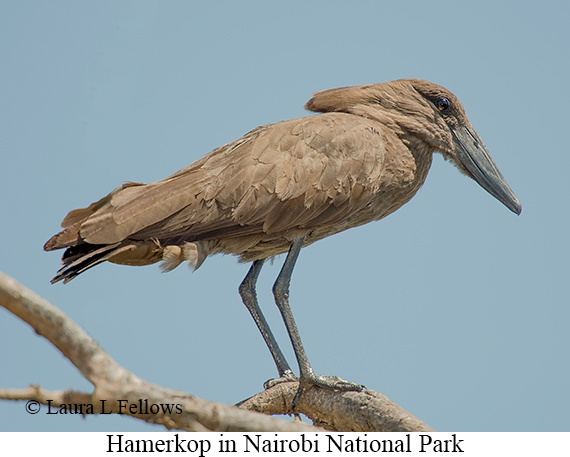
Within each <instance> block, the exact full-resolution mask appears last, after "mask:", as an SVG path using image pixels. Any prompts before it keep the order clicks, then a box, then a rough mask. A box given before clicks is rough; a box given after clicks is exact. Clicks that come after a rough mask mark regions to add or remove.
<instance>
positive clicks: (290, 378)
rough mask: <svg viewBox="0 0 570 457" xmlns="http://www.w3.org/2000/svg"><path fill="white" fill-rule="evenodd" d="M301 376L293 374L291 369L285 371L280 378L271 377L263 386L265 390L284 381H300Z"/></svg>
mask: <svg viewBox="0 0 570 457" xmlns="http://www.w3.org/2000/svg"><path fill="white" fill-rule="evenodd" d="M298 381H299V378H298V377H297V376H295V375H294V374H293V372H292V371H291V370H287V371H285V372H284V373H283V374H282V375H281V376H280V377H279V378H275V379H269V380H267V381H265V382H264V383H263V388H264V389H265V390H267V389H270V388H272V387H273V386H276V385H277V384H281V383H283V382H298Z"/></svg>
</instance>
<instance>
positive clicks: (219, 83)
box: [0, 0, 570, 431]
mask: <svg viewBox="0 0 570 457" xmlns="http://www.w3.org/2000/svg"><path fill="white" fill-rule="evenodd" d="M569 9H570V8H569V7H568V5H567V4H566V3H564V2H546V3H545V2H542V3H540V4H539V3H537V2H529V1H524V2H514V1H512V2H494V1H479V2H469V3H467V2H451V1H435V2H421V1H407V2H379V1H358V0H357V1H353V2H338V1H326V2H325V1H312V2H302V1H296V0H293V1H288V2H253V1H251V2H248V1H245V2H230V1H225V2H221V1H212V2H190V1H169V2H159V1H147V0H136V1H121V2H116V1H97V2H94V1H86V2H72V1H66V2H62V1H50V2H42V1H26V0H20V1H18V2H2V4H1V5H0V60H1V61H2V71H1V72H0V83H1V87H2V94H1V96H0V99H1V101H0V121H1V125H2V133H1V135H0V151H1V157H2V166H1V167H0V195H1V197H0V209H1V214H2V215H3V217H2V220H3V223H2V225H1V229H0V230H1V233H2V238H3V243H1V244H0V270H2V271H3V272H5V273H6V274H9V275H11V276H13V277H14V278H15V279H17V280H18V281H20V282H22V283H23V284H24V285H26V286H28V287H29V288H31V289H33V290H34V291H36V292H37V293H39V294H40V295H42V296H43V297H45V298H46V299H48V300H50V301H51V302H52V303H53V304H55V305H56V306H58V307H59V308H61V309H62V310H63V311H64V312H65V313H67V314H68V315H69V316H70V317H71V318H72V319H74V320H75V321H76V322H77V323H78V324H79V325H81V326H82V327H83V328H84V329H85V330H86V331H87V333H89V334H90V335H91V336H92V337H94V338H95V339H96V340H97V341H98V342H99V343H100V344H101V345H102V346H103V348H104V349H105V350H107V351H108V352H109V354H111V356H112V357H114V358H115V359H116V360H117V361H118V362H119V363H121V364H123V365H124V366H125V367H126V368H128V369H129V370H132V371H133V372H134V373H136V374H137V375H139V376H141V377H142V378H144V379H147V380H149V381H151V382H154V383H157V384H161V385H164V386H168V387H171V388H175V389H180V390H184V391H188V392H191V393H193V394H195V395H197V396H199V397H203V398H207V399H211V400H216V401H220V402H225V403H236V402H238V401H240V400H242V399H244V398H247V397H249V396H251V395H253V394H255V393H256V392H258V391H260V389H261V388H262V387H261V386H262V383H263V382H264V381H265V380H266V379H268V378H271V377H273V376H274V375H275V367H274V365H273V362H272V359H271V357H270V355H269V352H268V351H267V349H266V348H265V346H264V344H263V341H262V339H261V337H260V335H259V334H258V332H257V329H256V328H255V325H254V323H253V321H252V320H251V318H250V316H249V314H248V313H247V311H246V309H245V307H244V306H243V305H242V304H241V301H240V298H239V296H238V293H237V287H238V285H239V283H240V282H241V280H242V279H243V276H245V274H246V272H247V268H248V266H247V265H242V264H238V263H237V262H236V260H235V258H233V257H229V256H225V257H224V256H217V257H213V258H209V259H208V260H207V261H206V263H205V264H204V265H203V267H202V268H201V269H200V270H198V271H197V272H195V273H193V274H191V273H190V272H189V271H188V268H186V267H185V266H181V267H179V268H178V269H177V270H175V271H173V272H171V273H168V274H160V273H159V269H158V268H157V267H156V266H150V267H140V268H135V267H124V266H116V265H110V264H106V265H101V266H98V267H97V268H95V269H93V270H90V271H89V272H88V273H86V274H84V275H82V276H81V277H79V278H77V279H76V280H74V281H72V282H71V283H70V284H68V285H66V286H62V285H61V284H58V285H54V286H51V285H50V284H49V279H50V278H51V277H52V276H53V275H54V273H55V271H56V270H57V269H58V266H59V259H60V253H59V252H56V253H44V252H43V251H42V246H43V243H44V242H45V241H46V240H47V239H48V238H49V237H50V236H51V235H53V234H54V233H55V232H56V231H58V228H59V223H60V222H61V220H62V219H63V217H64V216H65V215H66V214H67V212H68V211H69V210H71V209H74V208H78V207H83V206H86V205H88V204H89V203H91V202H92V201H95V200H97V199H98V198H100V197H102V196H103V195H105V194H106V193H108V192H109V191H111V190H112V189H114V188H115V187H116V186H117V185H119V184H120V183H122V182H124V181H139V182H151V181H155V180H158V179H161V178H163V177H166V176H167V175H169V174H171V173H173V172H175V171H177V170H178V169H180V168H182V167H184V166H186V165H187V164H189V163H191V162H193V161H194V160H196V159H198V158H200V157H201V156H202V155H204V154H205V153H207V152H209V151H211V150H212V149H214V148H215V147H217V146H219V145H222V144H224V143H227V142H229V141H231V140H234V139H236V138H238V137H240V136H241V135H243V134H244V133H245V132H247V131H249V130H250V129H252V128H254V127H256V126H258V125H261V124H266V123H270V122H277V121H280V120H284V119H289V118H293V117H299V116H304V115H308V113H306V112H304V110H303V105H304V103H305V102H306V101H307V100H308V99H309V98H310V96H311V94H312V93H313V92H315V91H318V90H322V89H327V88H332V87H340V86H346V85H354V84H365V83H374V82H383V81H387V80H392V79H398V78H408V77H413V78H421V79H427V80H430V81H433V82H435V83H438V84H440V85H443V86H445V87H447V88H448V89H449V90H451V91H452V92H454V93H455V94H456V95H457V96H458V97H459V99H460V100H461V101H462V103H463V105H464V107H465V109H466V111H467V114H468V116H469V118H470V120H471V123H472V124H473V125H474V127H475V128H476V129H477V131H478V133H479V134H480V135H481V137H482V138H483V140H484V141H485V143H486V145H487V147H488V149H489V150H490V152H491V155H492V156H493V158H494V159H495V161H496V162H497V164H498V166H499V168H500V170H501V171H502V173H503V175H504V176H505V178H506V179H507V181H508V183H509V184H510V186H511V187H512V189H513V190H514V191H515V193H516V194H517V196H518V197H519V199H520V201H521V202H522V205H523V212H522V215H521V216H520V217H516V216H515V215H514V214H512V213H511V212H510V211H509V210H508V209H506V208H505V207H503V206H502V205H501V204H500V203H499V202H497V201H496V200H495V199H493V198H492V197H491V196H490V195H488V194H487V193H486V192H485V191H484V190H483V189H482V188H480V187H479V186H478V185H477V184H476V183H475V182H474V181H472V180H469V179H468V178H466V177H465V176H463V175H461V174H460V173H458V172H457V170H456V169H455V168H454V167H452V166H450V164H449V163H446V162H444V161H443V160H442V158H441V156H440V155H439V154H438V155H436V157H435V160H434V164H433V166H432V169H431V171H430V174H429V176H428V179H427V182H426V183H425V185H424V187H423V188H422V189H421V190H420V191H419V192H418V194H417V195H416V197H415V198H414V199H413V200H412V201H411V202H410V203H408V204H407V205H406V206H404V207H403V208H401V209H400V210H399V211H397V212H396V213H394V214H392V215H390V216H389V217H387V218H386V219H384V220H382V221H380V222H376V223H372V224H369V225H367V226H364V227H360V228H357V229H352V230H349V231H347V232H344V233H342V234H339V235H336V236H333V237H330V238H328V239H326V240H323V241H320V242H319V243H316V244H315V245H313V246H311V247H309V248H307V249H304V250H303V251H302V252H301V255H300V259H299V262H298V264H297V267H296V269H295V272H294V275H293V281H292V288H291V305H292V308H293V312H294V314H295V317H296V319H297V323H298V325H299V328H300V331H301V335H302V337H303V342H304V344H305V348H306V350H307V353H308V356H309V359H310V360H311V362H312V365H313V368H314V369H315V371H316V372H318V373H319V374H325V375H338V376H342V377H344V378H345V379H350V380H352V381H355V382H358V383H362V384H365V385H367V386H368V387H369V388H370V389H373V390H376V391H379V392H382V393H383V394H385V395H387V396H388V397H389V398H391V399H392V400H394V401H395V402H397V403H398V404H400V405H401V406H403V407H404V408H406V409H407V410H409V411H410V412H411V413H413V414H415V415H416V416H418V417H419V418H420V419H422V420H424V421H425V422H427V423H428V424H429V425H430V426H432V427H433V428H435V429H436V430H440V431H447V430H458V431H563V430H564V431H568V430H569V426H568V421H567V411H568V409H569V408H570V397H569V394H568V385H570V369H569V364H568V347H569V343H570V338H569V335H568V322H569V321H570V312H569V306H568V305H569V299H568V292H567V281H568V273H569V267H568V256H569V254H570V252H569V251H570V249H569V247H570V246H569V245H570V243H569V241H568V224H569V221H570V220H569V216H568V211H567V208H568V197H569V196H570V187H569V184H568V182H569V180H568V177H567V173H568V169H569V168H570V159H569V154H568V151H567V149H568V145H567V141H566V140H565V136H566V134H567V131H568V121H569V120H570V116H569V114H568V108H567V107H568V104H569V103H570V91H569V90H568V80H569V77H570V68H569V67H570V59H569V57H570V56H569V52H570V34H569V32H568V25H567V18H568V17H569V14H570V11H569ZM283 260H284V258H283V257H280V258H277V259H276V261H275V264H274V265H273V266H271V265H267V266H266V267H265V269H264V270H263V271H262V273H261V278H260V281H259V285H258V292H259V298H260V301H261V306H262V308H263V309H264V311H265V312H266V315H267V318H268V320H269V321H270V323H271V325H272V327H273V329H274V332H275V334H276V337H277V338H278V340H279V341H280V343H281V346H282V349H283V350H284V352H285V355H286V356H287V357H288V359H289V361H290V363H291V364H292V365H293V366H295V365H294V363H295V361H294V357H293V352H292V350H291V349H290V346H289V343H288V340H287V338H286V333H285V330H284V328H283V325H282V323H281V321H280V318H279V315H278V313H277V310H276V308H275V306H274V304H273V299H272V296H271V285H272V283H273V281H274V279H275V277H276V276H277V274H278V271H279V267H280V265H281V263H282V261H283ZM0 347H2V348H4V349H3V350H2V351H0V366H1V367H2V368H1V369H0V386H1V387H26V386H28V385H29V384H39V385H41V386H42V387H43V388H45V389H54V390H59V389H65V388H73V389H80V390H85V391H91V385H90V384H89V383H88V382H87V381H85V380H84V379H83V378H82V377H81V376H80V375H79V374H78V372H77V371H76V370H75V368H74V367H73V366H72V365H71V364H70V363H69V362H68V361H67V360H66V359H64V358H63V357H62V356H61V355H60V353H59V352H58V351H57V350H56V349H55V348H53V347H52V346H51V345H50V344H49V343H48V342H47V341H46V340H44V339H43V338H41V337H39V336H37V335H36V334H35V333H34V332H33V331H32V330H31V329H30V328H29V327H28V326H27V325H26V324H24V323H22V322H21V321H20V320H19V319H18V318H16V317H14V316H13V315H11V314H9V313H8V312H6V311H5V310H0ZM0 430H4V431H52V430H56V431H121V430H122V431H129V430H136V431H145V430H162V429H161V428H160V427H156V426H150V425H147V424H144V423H142V422H140V421H136V420H133V419H130V418H126V417H117V416H114V417H87V418H86V419H81V418H77V417H57V416H56V417H54V416H48V415H46V414H43V413H39V414H37V415H34V416H31V415H28V414H27V413H26V412H25V409H24V403H23V402H20V403H10V402H0Z"/></svg>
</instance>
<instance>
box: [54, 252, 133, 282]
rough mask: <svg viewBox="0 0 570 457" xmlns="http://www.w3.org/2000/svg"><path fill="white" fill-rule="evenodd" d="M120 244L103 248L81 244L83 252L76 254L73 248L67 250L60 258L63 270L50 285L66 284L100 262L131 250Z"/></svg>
mask: <svg viewBox="0 0 570 457" xmlns="http://www.w3.org/2000/svg"><path fill="white" fill-rule="evenodd" d="M120 244H121V243H115V244H111V245H103V246H101V245H92V244H91V245H90V244H83V245H80V246H81V247H82V251H83V252H78V253H74V251H73V248H69V249H68V250H67V251H66V252H65V254H64V255H63V258H62V263H63V264H64V266H63V268H61V269H60V270H59V271H58V272H57V274H56V275H55V276H54V277H53V279H52V280H51V283H52V284H55V283H56V282H59V281H61V280H63V283H64V284H67V283H68V282H69V281H71V280H72V279H73V278H75V277H76V276H77V275H79V274H81V273H83V272H84V271H85V270H88V269H89V268H92V267H94V266H95V265H98V264H100V263H101V262H105V261H106V260H108V259H109V258H110V257H112V256H114V255H116V254H118V253H120V252H123V251H125V250H129V249H132V248H133V247H132V246H129V245H127V246H120ZM70 251H71V252H70Z"/></svg>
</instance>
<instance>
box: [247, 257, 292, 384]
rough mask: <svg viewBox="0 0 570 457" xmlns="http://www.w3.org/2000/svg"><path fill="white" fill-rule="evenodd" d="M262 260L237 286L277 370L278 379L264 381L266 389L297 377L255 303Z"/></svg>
mask: <svg viewBox="0 0 570 457" xmlns="http://www.w3.org/2000/svg"><path fill="white" fill-rule="evenodd" d="M263 262H264V261H263V260H256V261H255V262H253V265H252V266H251V268H250V269H249V272H248V273H247V275H246V277H245V278H244V280H243V282H242V283H241V284H240V286H239V294H240V295H241V299H242V301H243V303H244V305H245V306H246V307H247V309H248V310H249V312H250V313H251V316H252V317H253V320H254V321H255V323H256V324H257V328H259V331H260V332H261V336H263V339H264V340H265V344H267V347H268V348H269V351H270V352H271V355H272V356H273V360H274V361H275V365H277V370H278V371H279V378H277V379H270V380H269V381H266V382H265V384H264V387H265V388H266V389H267V388H269V387H271V386H273V385H275V384H277V383H279V382H287V381H297V377H296V376H295V375H294V374H293V371H292V370H291V368H290V367H289V364H288V363H287V360H286V359H285V356H284V355H283V352H281V349H280V348H279V345H278V344H277V341H276V340H275V337H274V336H273V333H272V332H271V328H270V327H269V324H268V323H267V321H266V320H265V317H264V316H263V313H262V312H261V309H260V308H259V304H258V302H257V294H256V292H255V284H256V283H257V278H258V276H259V272H260V271H261V267H263Z"/></svg>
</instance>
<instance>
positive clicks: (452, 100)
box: [305, 79, 522, 214]
mask: <svg viewBox="0 0 570 457" xmlns="http://www.w3.org/2000/svg"><path fill="white" fill-rule="evenodd" d="M305 108H306V109H308V110H311V111H316V112H346V113H351V114H357V115H360V116H365V117H369V118H371V119H376V120H378V121H379V122H381V123H382V124H384V125H385V126H387V127H389V128H392V130H393V131H395V132H396V133H398V134H399V135H401V137H402V138H405V139H406V140H405V141H408V142H411V140H410V139H415V140H416V141H419V142H421V144H423V145H427V147H428V148H429V149H430V150H431V151H439V152H441V153H442V154H443V156H444V157H445V159H446V160H449V161H451V162H452V163H454V164H455V165H456V166H457V168H459V170H460V171H461V172H462V173H464V174H466V175H467V176H469V177H470V178H473V179H474V180H475V181H476V182H477V183H478V184H479V185H480V186H481V187H483V189H485V190H486V191H487V192H489V193H490V194H491V195H492V196H494V197H495V198H496V199H497V200H499V201H500V202H501V203H503V204H504V205H505V206H506V207H507V208H509V209H510V210H511V211H513V212H514V213H516V214H520V213H521V210H522V208H521V204H520V202H519V200H518V199H517V197H516V196H515V194H514V193H513V191H512V190H511V188H510V187H509V185H508V184H507V182H506V180H505V178H503V175H502V174H501V172H500V171H499V169H498V168H497V165H495V162H494V161H493V159H492V158H491V155H490V154H489V151H488V150H487V147H486V146H485V144H484V143H483V141H482V140H481V137H480V136H479V134H478V133H477V132H476V131H475V129H474V128H473V127H472V126H471V123H470V122H469V119H468V118H467V115H466V114H465V110H464V109H463V106H462V105H461V103H460V101H459V100H458V99H457V97H456V96H455V95H453V94H452V93H451V92H450V91H448V90H447V89H445V88H443V87H441V86H438V85H437V84H433V83H430V82H428V81H423V80H419V79H400V80H397V81H390V82H386V83H381V84H369V85H364V86H352V87H343V88H339V89H329V90H324V91H321V92H317V93H316V94H314V96H313V98H312V99H311V100H309V102H307V104H306V105H305ZM410 147H414V145H413V144H410Z"/></svg>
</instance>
